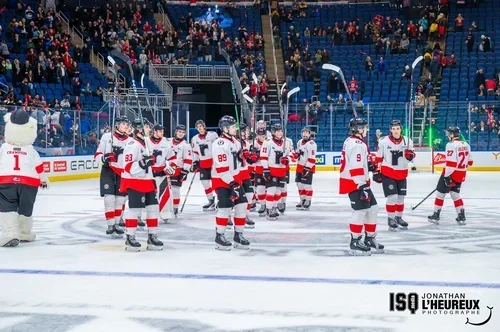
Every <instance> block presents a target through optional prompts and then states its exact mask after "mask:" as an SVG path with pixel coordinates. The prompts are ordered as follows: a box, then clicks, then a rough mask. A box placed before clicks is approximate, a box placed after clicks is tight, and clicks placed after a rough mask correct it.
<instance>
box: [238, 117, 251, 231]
mask: <svg viewBox="0 0 500 332" xmlns="http://www.w3.org/2000/svg"><path fill="white" fill-rule="evenodd" d="M247 129H248V126H247V125H246V124H245V123H240V136H239V137H236V139H237V140H238V143H239V144H240V152H239V155H238V161H239V162H240V175H239V178H240V179H241V184H242V186H243V191H244V192H245V196H246V197H247V201H248V202H247V214H246V217H245V219H246V222H245V227H246V228H255V222H254V221H253V220H251V219H250V218H249V217H248V213H249V212H250V209H251V208H252V199H253V195H254V185H253V182H252V177H251V175H250V172H249V169H248V163H249V162H254V161H255V159H254V158H253V157H252V156H251V155H250V150H249V148H250V143H249V142H248V141H247V133H248V130H247Z"/></svg>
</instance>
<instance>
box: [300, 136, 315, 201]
mask: <svg viewBox="0 0 500 332" xmlns="http://www.w3.org/2000/svg"><path fill="white" fill-rule="evenodd" d="M316 151H318V146H317V145H316V142H314V140H313V139H312V138H311V129H309V128H308V127H304V128H303V129H302V139H300V140H299V141H298V142H297V152H296V153H295V157H296V158H297V169H296V171H295V183H297V187H298V188H299V196H300V202H299V204H297V205H296V206H295V207H296V208H297V210H309V208H310V206H311V199H312V195H313V189H312V181H313V174H314V173H315V171H316Z"/></svg>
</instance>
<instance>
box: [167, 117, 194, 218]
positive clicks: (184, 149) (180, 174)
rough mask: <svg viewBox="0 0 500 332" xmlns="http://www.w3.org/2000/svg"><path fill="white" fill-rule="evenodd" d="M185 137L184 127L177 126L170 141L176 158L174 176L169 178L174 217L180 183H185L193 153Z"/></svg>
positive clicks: (179, 193)
mask: <svg viewBox="0 0 500 332" xmlns="http://www.w3.org/2000/svg"><path fill="white" fill-rule="evenodd" d="M185 136H186V126H184V125H178V126H177V127H175V132H174V137H172V138H171V139H170V143H171V145H172V149H173V151H174V153H175V156H176V162H175V164H176V165H177V168H176V169H175V173H174V175H172V176H171V177H170V184H171V185H172V195H173V197H174V215H175V216H176V217H177V214H178V212H179V204H180V202H181V187H182V183H183V182H184V181H186V179H187V176H188V174H189V170H190V169H191V166H192V165H193V152H192V150H191V145H190V144H189V143H188V142H186V140H185V139H184V137H185Z"/></svg>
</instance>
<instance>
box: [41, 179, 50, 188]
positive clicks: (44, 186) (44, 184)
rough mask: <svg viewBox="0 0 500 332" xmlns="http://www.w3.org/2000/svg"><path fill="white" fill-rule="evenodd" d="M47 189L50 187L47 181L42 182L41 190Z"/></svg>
mask: <svg viewBox="0 0 500 332" xmlns="http://www.w3.org/2000/svg"><path fill="white" fill-rule="evenodd" d="M47 187H48V184H47V182H46V181H42V182H40V188H42V189H47Z"/></svg>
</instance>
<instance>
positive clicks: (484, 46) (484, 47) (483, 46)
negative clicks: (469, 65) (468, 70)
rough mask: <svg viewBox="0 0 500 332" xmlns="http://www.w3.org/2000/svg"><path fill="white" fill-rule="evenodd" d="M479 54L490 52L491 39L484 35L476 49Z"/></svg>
mask: <svg viewBox="0 0 500 332" xmlns="http://www.w3.org/2000/svg"><path fill="white" fill-rule="evenodd" d="M478 49H479V51H481V52H485V53H486V52H491V38H490V37H488V36H485V35H482V36H481V43H480V44H479V47H478Z"/></svg>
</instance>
